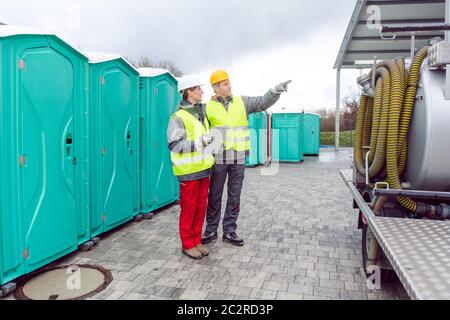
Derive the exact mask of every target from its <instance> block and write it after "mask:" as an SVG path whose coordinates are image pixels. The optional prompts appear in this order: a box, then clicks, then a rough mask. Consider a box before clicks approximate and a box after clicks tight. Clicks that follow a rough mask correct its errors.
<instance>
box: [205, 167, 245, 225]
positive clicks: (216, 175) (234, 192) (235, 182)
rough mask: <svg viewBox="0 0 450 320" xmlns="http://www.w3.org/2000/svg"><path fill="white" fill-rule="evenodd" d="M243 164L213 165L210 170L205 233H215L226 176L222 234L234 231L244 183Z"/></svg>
mask: <svg viewBox="0 0 450 320" xmlns="http://www.w3.org/2000/svg"><path fill="white" fill-rule="evenodd" d="M244 173H245V164H215V165H214V166H213V168H212V170H211V184H210V187H209V196H208V210H207V211H206V222H207V225H206V232H216V231H217V229H218V227H219V222H220V215H221V208H222V195H223V188H224V185H225V180H226V179H227V175H228V201H227V207H226V209H225V215H224V217H223V222H222V226H223V232H224V233H232V232H235V231H236V228H237V223H236V222H237V219H238V216H239V211H240V202H241V191H242V185H243V182H244Z"/></svg>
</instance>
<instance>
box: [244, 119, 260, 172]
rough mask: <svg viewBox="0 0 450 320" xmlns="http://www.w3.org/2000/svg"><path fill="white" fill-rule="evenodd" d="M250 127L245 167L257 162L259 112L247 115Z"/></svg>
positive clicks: (253, 165) (255, 164) (254, 164)
mask: <svg viewBox="0 0 450 320" xmlns="http://www.w3.org/2000/svg"><path fill="white" fill-rule="evenodd" d="M248 123H249V128H250V152H249V155H248V156H247V158H246V160H245V164H246V165H247V167H255V166H257V165H258V164H259V157H258V154H259V138H260V128H261V113H259V112H258V113H251V114H250V115H249V116H248Z"/></svg>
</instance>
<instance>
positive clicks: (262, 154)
mask: <svg viewBox="0 0 450 320" xmlns="http://www.w3.org/2000/svg"><path fill="white" fill-rule="evenodd" d="M260 123H261V125H260V130H259V133H258V134H259V141H258V146H259V148H258V149H259V150H258V163H259V164H265V163H267V161H268V158H269V155H268V152H267V131H268V126H267V125H268V115H267V112H261V121H260Z"/></svg>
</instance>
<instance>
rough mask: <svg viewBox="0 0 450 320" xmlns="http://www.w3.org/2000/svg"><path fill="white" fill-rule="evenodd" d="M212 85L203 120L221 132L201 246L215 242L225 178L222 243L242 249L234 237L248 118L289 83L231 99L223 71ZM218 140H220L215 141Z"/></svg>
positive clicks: (247, 144) (275, 98)
mask: <svg viewBox="0 0 450 320" xmlns="http://www.w3.org/2000/svg"><path fill="white" fill-rule="evenodd" d="M210 80H211V81H210V82H211V86H212V88H213V89H214V93H215V95H214V96H213V97H212V99H211V100H210V101H208V102H207V103H206V109H205V111H206V117H207V119H208V121H209V124H210V129H211V130H212V131H214V130H216V132H217V131H218V132H220V133H221V136H222V139H223V144H222V148H221V150H219V152H218V153H217V154H216V155H215V165H214V166H213V167H212V169H211V183H210V189H209V195H208V209H207V212H206V222H207V226H206V230H205V233H204V234H203V237H202V243H203V244H208V243H210V242H211V241H214V240H217V237H218V234H217V229H218V227H219V222H220V216H221V207H222V194H223V189H224V185H225V180H226V179H227V177H228V186H227V187H228V200H227V204H226V209H225V214H224V217H223V221H222V227H223V238H222V239H223V241H225V242H229V243H231V244H233V245H235V246H243V245H244V240H243V239H241V238H240V237H239V236H238V235H237V234H236V228H237V219H238V216H239V212H240V198H241V190H242V185H243V181H244V172H245V159H246V157H247V156H248V155H249V150H250V131H249V122H248V116H249V114H251V113H254V112H262V111H266V110H267V109H269V108H270V107H271V106H273V105H274V104H275V103H276V102H277V101H278V99H279V98H280V95H281V93H283V92H287V88H288V84H289V83H290V82H291V81H286V82H283V83H281V84H279V85H277V86H275V87H274V88H272V89H270V90H269V91H268V92H267V93H266V94H265V95H264V96H261V97H246V96H233V95H232V93H231V83H230V77H229V75H228V73H227V72H226V71H225V70H216V71H214V72H213V73H212V74H211V79H210ZM215 140H216V141H218V140H219V139H216V138H215Z"/></svg>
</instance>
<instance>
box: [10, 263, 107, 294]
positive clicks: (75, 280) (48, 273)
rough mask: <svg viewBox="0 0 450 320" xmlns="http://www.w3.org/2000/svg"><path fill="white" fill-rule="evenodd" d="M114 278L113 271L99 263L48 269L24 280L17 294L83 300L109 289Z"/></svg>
mask: <svg viewBox="0 0 450 320" xmlns="http://www.w3.org/2000/svg"><path fill="white" fill-rule="evenodd" d="M111 281H112V274H111V272H109V271H108V270H106V269H104V268H102V267H98V266H92V265H69V266H63V267H56V268H48V269H45V270H43V271H40V272H38V273H36V274H32V275H30V276H29V277H27V278H26V279H25V280H24V281H23V282H22V283H20V284H19V286H18V288H17V290H16V292H15V297H16V299H19V300H82V299H86V298H88V297H90V296H93V295H95V294H97V293H99V292H100V291H103V290H105V289H106V287H107V286H108V285H109V284H110V283H111Z"/></svg>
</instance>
